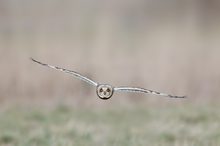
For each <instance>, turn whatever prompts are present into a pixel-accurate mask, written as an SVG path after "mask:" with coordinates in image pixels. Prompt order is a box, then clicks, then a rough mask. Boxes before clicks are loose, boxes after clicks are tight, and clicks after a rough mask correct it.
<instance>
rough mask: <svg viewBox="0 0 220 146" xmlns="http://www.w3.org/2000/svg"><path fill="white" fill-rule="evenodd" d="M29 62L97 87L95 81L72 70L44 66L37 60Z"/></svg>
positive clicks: (44, 64)
mask: <svg viewBox="0 0 220 146" xmlns="http://www.w3.org/2000/svg"><path fill="white" fill-rule="evenodd" d="M31 60H32V61H33V62H36V63H38V64H40V65H43V66H46V67H49V68H52V69H55V70H58V71H61V72H64V73H68V74H71V75H73V76H74V77H76V78H78V79H80V80H82V81H85V82H87V83H89V84H90V85H93V86H97V85H98V83H96V82H95V81H93V80H91V79H89V78H87V77H85V76H83V75H81V74H80V73H78V72H75V71H72V70H68V69H64V68H61V67H56V66H52V65H49V64H46V63H42V62H40V61H37V60H35V59H33V58H31Z"/></svg>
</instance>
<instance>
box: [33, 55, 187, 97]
mask: <svg viewBox="0 0 220 146" xmlns="http://www.w3.org/2000/svg"><path fill="white" fill-rule="evenodd" d="M31 60H32V61H33V62H35V63H38V64H40V65H42V66H46V67H49V68H52V69H55V70H58V71H61V72H64V73H67V74H70V75H72V76H74V77H76V78H78V79H80V80H82V81H85V82H86V83H88V84H90V85H92V86H95V87H96V94H97V96H98V97H99V98H100V99H103V100H107V99H110V98H111V97H112V96H113V94H114V92H136V93H147V94H154V95H159V96H164V97H170V98H185V97H186V96H173V95H170V94H166V93H161V92H157V91H153V90H149V89H144V88H139V87H127V86H120V87H113V86H112V85H109V84H101V83H98V82H95V81H93V80H91V79H89V78H87V77H85V76H83V75H81V74H80V73H78V72H75V71H72V70H68V69H64V68H61V67H56V66H52V65H49V64H46V63H42V62H40V61H37V60H35V59H33V58H31Z"/></svg>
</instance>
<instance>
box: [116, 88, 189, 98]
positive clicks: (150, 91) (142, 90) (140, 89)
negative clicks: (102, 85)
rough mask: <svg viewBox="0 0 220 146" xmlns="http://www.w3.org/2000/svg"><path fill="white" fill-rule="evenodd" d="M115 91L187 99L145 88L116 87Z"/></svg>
mask: <svg viewBox="0 0 220 146" xmlns="http://www.w3.org/2000/svg"><path fill="white" fill-rule="evenodd" d="M114 91H124V92H137V93H147V94H154V95H160V96H166V97H170V98H185V97H186V96H174V95H170V94H166V93H160V92H157V91H153V90H149V89H144V88H138V87H115V88H114Z"/></svg>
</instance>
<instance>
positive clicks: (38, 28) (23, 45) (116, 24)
mask: <svg viewBox="0 0 220 146" xmlns="http://www.w3.org/2000/svg"><path fill="white" fill-rule="evenodd" d="M30 57H33V58H35V59H37V60H40V61H42V62H45V63H49V64H52V65H56V66H60V67H64V68H67V69H72V70H75V71H78V72H80V73H82V74H84V75H86V76H88V77H90V78H92V79H93V80H95V81H98V82H100V83H109V84H112V85H115V86H118V85H130V86H141V87H145V88H147V89H153V90H158V91H161V92H165V93H171V94H174V95H187V96H188V97H190V98H189V99H187V100H188V101H190V102H192V101H193V102H194V101H195V102H203V101H205V102H207V101H219V94H220V90H219V87H220V69H219V67H218V65H219V62H220V1H219V0H166V1H164V0H157V1H153V0H135V1H134V0H111V1H107V0H62V1H60V0H38V1H35V0H1V1H0V67H1V69H0V74H1V75H0V103H5V102H9V103H10V102H15V103H17V102H27V103H29V102H32V103H33V101H35V100H36V101H38V102H40V101H42V103H49V104H50V103H52V102H56V101H57V102H63V103H70V104H75V103H77V105H83V104H94V105H97V103H98V104H99V102H100V100H98V99H97V97H96V93H95V90H94V88H93V87H90V86H89V85H87V84H86V83H84V82H81V81H79V80H77V79H74V78H72V77H71V76H68V75H66V74H63V73H60V72H56V71H53V70H50V69H46V68H44V67H41V66H39V65H37V64H34V63H33V62H31V61H30V60H29V58H30ZM46 101H49V102H46ZM148 101H155V102H156V103H160V101H161V98H159V97H158V98H156V97H153V96H152V95H140V94H123V93H122V94H116V95H115V96H114V97H113V99H112V100H111V101H109V102H110V103H111V102H115V103H118V102H119V103H120V102H121V103H128V104H133V103H138V102H140V103H147V102H148ZM165 101H166V99H165V100H162V102H165ZM38 102H37V103H38ZM34 103H36V102H34Z"/></svg>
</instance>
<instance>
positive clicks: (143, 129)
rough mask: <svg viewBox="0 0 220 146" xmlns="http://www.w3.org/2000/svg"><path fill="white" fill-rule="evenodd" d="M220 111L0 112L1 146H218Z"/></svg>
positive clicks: (202, 108)
mask: <svg viewBox="0 0 220 146" xmlns="http://www.w3.org/2000/svg"><path fill="white" fill-rule="evenodd" d="M219 111H220V106H218V105H216V104H215V105H193V104H192V105H182V106H162V107H159V106H151V107H145V106H133V107H129V108H128V107H119V106H118V107H117V108H104V107H101V108H94V109H93V108H88V107H87V108H86V107H85V108H73V107H69V106H64V105H60V106H57V107H55V108H53V109H45V108H32V107H29V108H27V107H22V106H12V107H10V108H7V109H6V110H2V111H1V112H0V145H1V146H14V145H16V146H73V145H74V146H86V145H88V146H98V145H100V146H146V145H150V146H212V145H213V146H217V145H220V114H219Z"/></svg>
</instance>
